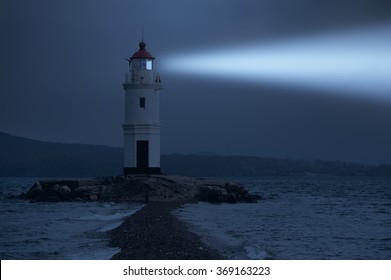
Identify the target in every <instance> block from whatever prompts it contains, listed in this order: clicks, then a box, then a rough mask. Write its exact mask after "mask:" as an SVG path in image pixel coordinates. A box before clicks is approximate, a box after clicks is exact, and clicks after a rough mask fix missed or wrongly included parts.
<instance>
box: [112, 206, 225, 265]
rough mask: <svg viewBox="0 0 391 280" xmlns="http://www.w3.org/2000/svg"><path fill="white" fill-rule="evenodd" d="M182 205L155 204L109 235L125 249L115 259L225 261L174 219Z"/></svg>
mask: <svg viewBox="0 0 391 280" xmlns="http://www.w3.org/2000/svg"><path fill="white" fill-rule="evenodd" d="M178 207H181V204H180V203H172V202H171V203H168V202H153V203H149V204H147V205H146V206H145V207H143V208H142V209H141V210H140V211H138V212H137V213H135V214H134V215H132V216H130V217H129V218H127V219H126V220H125V221H124V222H123V223H122V225H120V226H119V227H118V228H116V229H114V230H112V231H110V232H109V235H110V237H111V243H110V244H111V245H112V246H114V247H119V248H121V251H120V252H119V253H117V254H115V255H114V256H113V257H112V259H115V260H131V259H137V260H211V259H224V257H223V256H221V255H220V254H219V253H218V252H217V251H216V250H215V249H213V248H210V247H208V246H207V245H205V244H204V243H203V242H202V241H201V239H200V237H199V236H198V235H196V234H194V233H192V232H190V231H189V230H188V229H187V226H186V224H184V223H183V222H181V221H180V220H178V219H177V218H176V217H174V216H173V215H172V214H171V213H170V212H171V210H173V209H175V208H178Z"/></svg>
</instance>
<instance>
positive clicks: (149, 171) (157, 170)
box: [124, 167, 162, 175]
mask: <svg viewBox="0 0 391 280" xmlns="http://www.w3.org/2000/svg"><path fill="white" fill-rule="evenodd" d="M130 174H157V175H158V174H162V172H161V169H160V167H148V168H137V167H124V175H130Z"/></svg>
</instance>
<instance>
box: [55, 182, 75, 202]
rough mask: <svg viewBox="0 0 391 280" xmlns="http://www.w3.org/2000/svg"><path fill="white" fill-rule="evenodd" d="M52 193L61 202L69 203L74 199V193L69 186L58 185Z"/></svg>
mask: <svg viewBox="0 0 391 280" xmlns="http://www.w3.org/2000/svg"><path fill="white" fill-rule="evenodd" d="M51 191H52V192H53V193H54V195H55V196H56V197H57V198H58V199H59V200H60V201H68V200H71V198H72V196H71V192H72V191H71V189H70V188H69V187H68V186H60V185H58V184H56V185H54V186H53V187H52V189H51Z"/></svg>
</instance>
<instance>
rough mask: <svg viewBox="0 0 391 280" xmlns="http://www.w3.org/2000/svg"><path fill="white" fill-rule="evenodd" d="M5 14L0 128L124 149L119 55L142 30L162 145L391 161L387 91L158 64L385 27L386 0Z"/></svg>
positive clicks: (143, 5)
mask: <svg viewBox="0 0 391 280" xmlns="http://www.w3.org/2000/svg"><path fill="white" fill-rule="evenodd" d="M0 21H1V24H0V30H1V45H0V59H1V64H0V74H1V80H0V81H1V83H0V131H2V132H6V133H10V134H13V135H17V136H23V137H27V138H33V139H38V140H44V141H53V142H62V143H86V144H99V145H107V146H116V147H120V146H122V141H123V136H122V127H121V125H122V123H123V115H124V104H123V103H124V90H123V88H122V83H123V79H124V73H125V72H126V71H127V67H128V63H127V61H126V60H124V58H128V57H130V56H131V55H132V54H133V53H134V52H135V51H137V50H138V43H139V42H140V40H141V36H142V30H144V40H145V42H146V44H147V50H148V51H149V52H151V53H152V54H153V55H154V56H155V57H156V60H155V68H156V69H157V71H159V73H160V75H161V77H162V83H163V86H164V90H163V92H162V95H161V123H162V135H161V141H162V142H161V144H162V153H163V154H170V153H185V154H188V153H196V152H201V151H207V152H213V153H217V154H222V155H255V156H262V157H276V158H289V159H324V160H346V161H354V162H361V163H370V164H378V163H391V101H390V100H391V98H390V97H388V98H387V97H386V98H384V100H383V99H376V98H371V96H370V93H369V95H368V96H367V97H366V98H361V97H360V98H358V96H355V92H354V91H352V92H351V93H350V94H344V91H346V90H342V89H338V88H336V89H334V90H331V89H329V88H325V87H324V86H319V87H318V88H317V87H304V86H297V85H290V84H285V83H278V81H277V82H276V81H275V82H274V83H267V82H265V83H262V82H260V83H252V82H249V81H247V80H246V79H240V78H238V79H224V78H221V77H214V76H202V75H196V74H194V75H192V74H191V73H188V74H180V73H178V72H180V71H178V72H176V71H171V70H169V69H168V68H167V67H165V66H164V63H166V62H167V60H169V59H171V58H173V57H175V56H176V55H179V54H180V55H183V54H187V53H188V54H191V53H201V52H203V53H207V52H208V51H209V50H210V51H213V52H214V53H216V51H217V52H218V50H219V49H222V50H223V49H225V48H227V47H229V48H230V49H235V46H239V45H245V44H252V43H257V44H268V43H273V42H289V41H291V40H300V39H301V38H311V37H314V36H315V37H316V36H319V35H322V34H334V33H336V32H345V31H349V30H355V31H356V32H360V31H361V30H362V31H364V30H367V29H368V28H374V27H376V28H377V27H380V28H383V29H384V28H386V29H387V28H390V29H391V2H390V1H385V0H384V1H380V0H354V1H353V0H338V1H336V0H317V1H313V0H312V1H310V0H295V1H292V0H240V1H233V0H224V1H223V0H213V1H212V0H197V1H183V0H167V1H160V0H155V1H153V0H149V1H130V0H127V1H125V0H116V1H108V0H107V1H102V0H83V1H80V0H67V1H65V0H64V1H53V0H35V1H30V0H1V2H0ZM390 31H391V30H390ZM377 39H379V40H382V39H383V38H381V35H378V38H376V40H377ZM364 40H366V39H365V38H363V41H364ZM367 43H368V42H367ZM283 44H284V43H283ZM357 45H358V44H357ZM374 45H375V44H374ZM354 49H355V46H353V47H352V51H354ZM390 49H391V45H390ZM389 54H390V56H391V53H389ZM243 55H244V56H245V55H246V54H245V53H243ZM388 59H389V58H388ZM386 66H387V65H386ZM386 69H390V70H391V67H388V68H386ZM389 77H390V76H389V75H388V76H387V75H386V76H384V77H383V79H384V84H388V85H390V81H389V79H388V78H389ZM380 81H382V80H380ZM390 88H391V87H390V86H389V87H385V89H386V90H388V89H390ZM376 90H377V89H374V92H375V91H376ZM386 94H387V95H391V91H388V92H386Z"/></svg>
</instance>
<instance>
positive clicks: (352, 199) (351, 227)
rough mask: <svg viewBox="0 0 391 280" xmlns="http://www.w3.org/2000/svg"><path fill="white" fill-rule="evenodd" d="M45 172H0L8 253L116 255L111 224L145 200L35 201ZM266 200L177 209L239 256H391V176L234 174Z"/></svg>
mask: <svg viewBox="0 0 391 280" xmlns="http://www.w3.org/2000/svg"><path fill="white" fill-rule="evenodd" d="M39 180H40V178H0V259H76V260H78V259H109V258H110V257H111V256H112V255H113V254H115V253H117V252H118V249H117V248H112V247H109V246H108V238H107V235H106V231H108V230H110V229H112V228H114V227H116V226H118V225H119V224H120V223H121V222H122V220H123V218H124V217H126V216H129V215H131V214H133V213H134V212H136V211H138V210H139V209H141V207H142V205H141V204H115V203H99V202H88V203H82V202H62V203H61V202H60V203H30V202H29V201H26V200H20V199H17V198H15V196H17V195H19V194H20V193H21V192H26V191H27V190H28V189H29V188H30V186H31V185H32V184H33V183H34V182H36V181H39ZM227 180H230V181H236V182H240V183H242V184H244V185H246V186H247V188H248V189H249V190H250V191H251V192H253V193H258V194H260V195H262V196H263V198H264V199H263V200H261V201H259V202H258V203H249V204H248V203H237V204H209V203H198V204H188V205H186V206H185V207H184V208H180V209H178V210H176V211H175V215H177V216H178V217H179V218H180V219H182V220H183V221H185V222H186V223H188V225H189V227H190V229H191V230H192V231H194V232H195V233H197V234H199V235H201V236H202V237H203V239H204V240H205V242H206V243H208V244H209V245H211V246H214V247H217V248H218V249H219V250H221V252H222V253H223V254H225V255H226V256H227V257H229V258H233V259H234V258H236V259H245V258H247V259H304V260H308V259H391V178H360V177H354V178H346V177H344V178H330V177H307V178H300V177H291V178H252V179H248V178H230V179H227Z"/></svg>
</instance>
